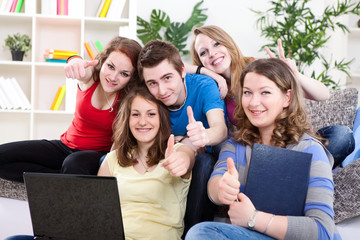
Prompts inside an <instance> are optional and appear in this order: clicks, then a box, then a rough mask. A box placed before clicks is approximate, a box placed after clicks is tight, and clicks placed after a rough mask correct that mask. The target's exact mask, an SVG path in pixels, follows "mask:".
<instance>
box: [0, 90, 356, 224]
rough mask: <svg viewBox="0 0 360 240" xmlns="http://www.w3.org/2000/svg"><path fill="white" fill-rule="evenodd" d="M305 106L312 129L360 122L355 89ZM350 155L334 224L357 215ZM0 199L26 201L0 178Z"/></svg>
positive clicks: (339, 179)
mask: <svg viewBox="0 0 360 240" xmlns="http://www.w3.org/2000/svg"><path fill="white" fill-rule="evenodd" d="M305 104H306V109H307V113H308V116H309V119H310V122H311V124H312V127H313V129H314V130H318V129H320V128H322V127H324V126H329V125H345V126H348V127H349V128H351V129H353V127H354V126H356V128H357V126H358V123H357V122H360V116H359V117H358V118H355V117H356V116H357V106H358V91H357V89H355V88H346V89H342V90H334V91H331V96H330V98H329V99H328V100H327V101H323V102H317V101H312V100H305ZM358 115H360V114H358ZM354 133H355V131H354ZM356 133H357V132H356ZM359 135H360V129H359ZM359 139H360V136H359ZM355 143H356V145H360V144H359V143H357V142H356V139H355ZM355 150H357V149H355ZM351 155H352V156H350V155H349V157H352V158H354V159H348V162H349V163H350V164H349V166H347V167H345V168H342V169H340V170H339V171H338V172H336V173H335V174H334V183H335V193H334V198H335V201H334V211H335V222H336V223H338V222H341V221H343V220H345V219H348V218H351V217H354V216H358V215H360V201H358V200H357V199H360V198H359V197H360V196H358V195H360V181H359V180H360V175H359V174H360V173H359V172H357V171H356V170H357V169H360V159H359V161H356V159H355V158H356V157H357V154H351ZM359 155H360V150H359ZM357 186H358V187H357ZM0 197H6V198H13V199H18V200H25V201H26V200H27V197H26V190H25V187H24V184H22V183H17V182H12V181H7V180H4V179H0Z"/></svg>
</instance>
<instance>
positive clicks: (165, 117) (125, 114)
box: [113, 86, 171, 167]
mask: <svg viewBox="0 0 360 240" xmlns="http://www.w3.org/2000/svg"><path fill="white" fill-rule="evenodd" d="M137 96H139V97H142V98H143V99H145V100H146V101H148V102H152V103H155V104H156V106H157V108H158V112H159V119H160V128H159V132H158V134H157V135H156V137H155V141H154V143H153V144H152V145H151V147H150V148H149V150H148V155H147V157H148V158H149V160H148V161H147V164H148V165H149V166H153V165H155V164H158V163H159V161H160V160H161V159H164V157H165V151H166V147H167V140H168V138H169V136H170V134H171V127H170V118H169V111H168V109H167V108H166V106H165V105H164V104H163V103H161V102H160V101H158V100H157V99H155V97H154V96H153V95H151V93H150V92H149V91H148V90H147V88H146V87H144V86H138V87H135V88H133V89H132V90H130V91H129V93H128V94H127V95H126V96H125V98H124V99H123V101H122V103H121V106H120V109H119V111H118V113H117V115H116V118H115V120H114V123H113V129H114V134H113V142H114V149H115V150H116V156H117V158H118V163H119V164H120V166H122V167H127V166H132V165H134V164H135V163H137V160H136V159H134V157H133V155H132V153H133V152H134V150H136V148H137V147H138V146H137V141H136V139H135V137H134V136H133V134H132V133H131V131H130V126H129V118H130V112H131V104H132V102H133V100H134V99H135V97H137Z"/></svg>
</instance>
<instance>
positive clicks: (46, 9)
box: [41, 0, 57, 15]
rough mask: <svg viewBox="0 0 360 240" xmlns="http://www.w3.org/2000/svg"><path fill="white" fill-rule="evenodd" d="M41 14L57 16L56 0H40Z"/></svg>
mask: <svg viewBox="0 0 360 240" xmlns="http://www.w3.org/2000/svg"><path fill="white" fill-rule="evenodd" d="M41 14H43V15H56V14H57V0H42V1H41Z"/></svg>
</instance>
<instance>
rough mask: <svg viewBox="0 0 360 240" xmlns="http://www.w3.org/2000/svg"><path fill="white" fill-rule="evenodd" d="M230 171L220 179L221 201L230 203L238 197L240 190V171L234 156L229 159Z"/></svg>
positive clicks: (219, 192) (219, 195)
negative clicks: (236, 166) (237, 168)
mask: <svg viewBox="0 0 360 240" xmlns="http://www.w3.org/2000/svg"><path fill="white" fill-rule="evenodd" d="M227 167H228V171H227V172H226V173H225V174H224V175H223V176H222V177H221V179H220V180H219V189H218V197H219V200H220V202H221V203H223V204H226V205H230V204H231V203H233V202H234V201H235V200H236V199H237V195H238V194H239V192H240V190H239V188H240V182H239V173H238V172H237V170H236V168H235V164H234V160H233V159H232V158H228V159H227Z"/></svg>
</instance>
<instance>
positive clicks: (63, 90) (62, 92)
mask: <svg viewBox="0 0 360 240" xmlns="http://www.w3.org/2000/svg"><path fill="white" fill-rule="evenodd" d="M65 90H66V86H65V85H64V86H62V87H61V92H60V93H59V97H58V99H57V101H56V103H55V106H54V110H55V111H57V110H59V108H60V105H61V103H62V100H63V98H64V96H65Z"/></svg>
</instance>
